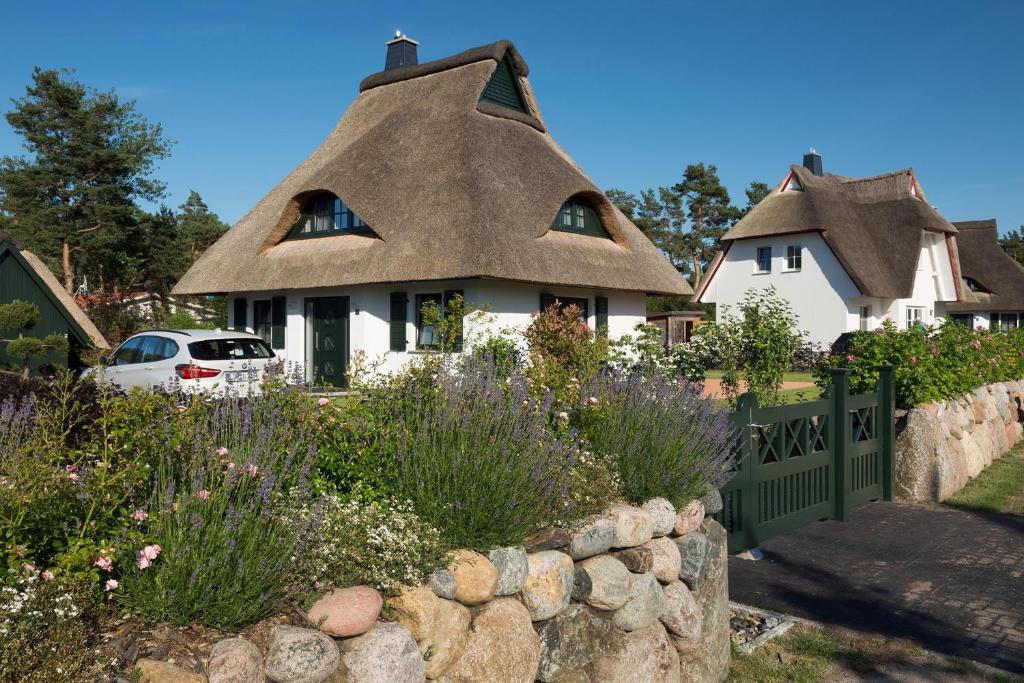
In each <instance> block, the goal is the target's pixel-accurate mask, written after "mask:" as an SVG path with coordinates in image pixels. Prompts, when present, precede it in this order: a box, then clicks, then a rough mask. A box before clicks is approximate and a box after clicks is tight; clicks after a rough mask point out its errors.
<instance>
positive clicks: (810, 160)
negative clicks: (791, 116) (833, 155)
mask: <svg viewBox="0 0 1024 683" xmlns="http://www.w3.org/2000/svg"><path fill="white" fill-rule="evenodd" d="M413 49H414V50H415V49H416V48H413ZM804 168H806V169H807V170H808V171H810V172H811V173H813V174H814V175H821V155H820V154H818V152H817V151H816V150H815V149H814V148H813V147H811V151H810V152H808V153H807V154H805V155H804Z"/></svg>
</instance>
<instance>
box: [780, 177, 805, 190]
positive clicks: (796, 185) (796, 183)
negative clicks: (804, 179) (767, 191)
mask: <svg viewBox="0 0 1024 683" xmlns="http://www.w3.org/2000/svg"><path fill="white" fill-rule="evenodd" d="M782 191H783V192H790V191H795V192H803V191H804V186H803V185H801V184H800V180H799V179H798V178H797V177H796V174H795V173H790V174H789V178H787V179H786V184H785V185H783V186H782Z"/></svg>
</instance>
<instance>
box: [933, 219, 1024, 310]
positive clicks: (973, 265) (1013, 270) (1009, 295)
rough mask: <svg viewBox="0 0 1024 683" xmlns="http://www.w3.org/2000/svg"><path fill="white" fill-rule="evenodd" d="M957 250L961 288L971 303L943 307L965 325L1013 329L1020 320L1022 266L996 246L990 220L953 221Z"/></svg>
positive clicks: (1023, 284) (1023, 289) (993, 223)
mask: <svg viewBox="0 0 1024 683" xmlns="http://www.w3.org/2000/svg"><path fill="white" fill-rule="evenodd" d="M953 225H955V226H956V229H957V230H958V231H959V233H958V234H957V240H956V241H957V248H958V251H959V253H960V269H961V274H962V275H963V282H964V289H965V290H967V291H969V292H970V293H971V295H972V296H971V300H965V301H959V302H954V303H950V304H947V305H946V311H947V312H948V313H950V314H951V315H952V316H953V317H954V319H955V320H958V321H959V322H963V323H965V324H970V325H972V326H975V325H983V326H985V327H988V326H989V325H992V326H993V327H995V328H1006V329H1009V328H1015V327H1018V326H1020V324H1021V321H1022V319H1024V266H1022V265H1021V264H1020V263H1019V262H1018V261H1017V260H1016V259H1015V258H1013V257H1012V256H1010V255H1009V254H1007V253H1006V252H1005V251H1003V249H1002V247H1001V246H999V235H998V232H997V227H996V221H995V219H994V218H990V219H988V220H981V221H957V222H955V223H953Z"/></svg>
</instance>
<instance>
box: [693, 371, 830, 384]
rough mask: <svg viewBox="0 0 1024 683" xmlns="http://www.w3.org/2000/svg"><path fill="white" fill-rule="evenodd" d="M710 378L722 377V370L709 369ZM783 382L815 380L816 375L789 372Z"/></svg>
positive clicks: (783, 377)
mask: <svg viewBox="0 0 1024 683" xmlns="http://www.w3.org/2000/svg"><path fill="white" fill-rule="evenodd" d="M706 377H707V378H708V379H722V371H721V370H708V371H707V374H706ZM782 381H783V382H812V383H813V382H814V376H813V375H812V374H811V373H809V372H787V373H785V374H784V375H783V376H782Z"/></svg>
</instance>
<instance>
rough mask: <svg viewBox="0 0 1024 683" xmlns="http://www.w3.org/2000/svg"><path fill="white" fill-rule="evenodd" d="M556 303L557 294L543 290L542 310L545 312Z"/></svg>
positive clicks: (541, 298) (541, 297)
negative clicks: (546, 292)
mask: <svg viewBox="0 0 1024 683" xmlns="http://www.w3.org/2000/svg"><path fill="white" fill-rule="evenodd" d="M554 305H555V295H554V294H545V293H544V292H541V295H540V312H541V313H543V312H544V311H546V310H548V309H549V308H551V307H552V306H554Z"/></svg>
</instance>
